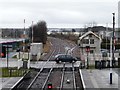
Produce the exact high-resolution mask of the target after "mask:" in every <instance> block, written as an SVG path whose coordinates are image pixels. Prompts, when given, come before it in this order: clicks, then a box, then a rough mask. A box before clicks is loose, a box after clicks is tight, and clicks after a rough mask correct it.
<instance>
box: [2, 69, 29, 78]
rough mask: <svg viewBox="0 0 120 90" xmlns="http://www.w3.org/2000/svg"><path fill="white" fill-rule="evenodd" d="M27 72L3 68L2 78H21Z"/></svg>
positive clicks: (25, 70) (26, 70)
mask: <svg viewBox="0 0 120 90" xmlns="http://www.w3.org/2000/svg"><path fill="white" fill-rule="evenodd" d="M28 71H29V70H28V69H23V68H21V69H17V68H4V69H2V77H22V76H24V75H25V74H26V73H27V72H28Z"/></svg>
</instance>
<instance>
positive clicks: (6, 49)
mask: <svg viewBox="0 0 120 90" xmlns="http://www.w3.org/2000/svg"><path fill="white" fill-rule="evenodd" d="M9 48H12V47H9V46H8V44H7V45H3V46H2V53H1V56H2V58H6V59H7V68H8V59H9V56H8V54H9Z"/></svg>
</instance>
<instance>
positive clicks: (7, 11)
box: [0, 0, 118, 27]
mask: <svg viewBox="0 0 120 90" xmlns="http://www.w3.org/2000/svg"><path fill="white" fill-rule="evenodd" d="M117 1H118V0H114V2H113V0H109V1H108V0H104V1H103V0H100V1H98V0H97V1H96V0H82V1H80V0H10V1H9V0H0V3H1V4H0V12H1V13H2V14H1V15H0V17H2V18H0V20H1V21H2V22H1V27H2V26H5V25H6V24H7V25H9V26H10V25H11V26H13V27H14V26H17V25H18V24H20V25H19V26H21V27H22V26H23V20H24V19H26V26H27V27H28V26H30V25H31V22H32V21H34V23H37V22H38V21H39V20H45V21H46V22H47V24H48V26H50V25H52V26H53V25H54V24H57V26H58V25H62V26H63V25H65V24H66V25H67V26H68V25H75V24H76V25H77V26H78V24H81V25H83V26H84V24H86V23H88V22H92V21H95V22H97V23H100V24H106V23H111V22H112V12H115V13H116V17H117V7H118V4H117ZM7 25H6V26H5V27H7ZM55 26H56V25H55Z"/></svg>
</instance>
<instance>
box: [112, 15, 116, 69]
mask: <svg viewBox="0 0 120 90" xmlns="http://www.w3.org/2000/svg"><path fill="white" fill-rule="evenodd" d="M112 14H113V35H112V67H114V64H115V63H114V62H115V58H114V47H115V43H114V39H115V35H114V34H115V13H112Z"/></svg>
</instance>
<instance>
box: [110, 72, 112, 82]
mask: <svg viewBox="0 0 120 90" xmlns="http://www.w3.org/2000/svg"><path fill="white" fill-rule="evenodd" d="M110 84H112V73H110Z"/></svg>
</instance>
